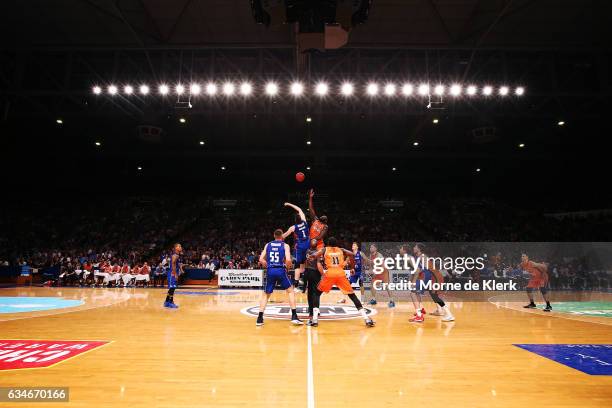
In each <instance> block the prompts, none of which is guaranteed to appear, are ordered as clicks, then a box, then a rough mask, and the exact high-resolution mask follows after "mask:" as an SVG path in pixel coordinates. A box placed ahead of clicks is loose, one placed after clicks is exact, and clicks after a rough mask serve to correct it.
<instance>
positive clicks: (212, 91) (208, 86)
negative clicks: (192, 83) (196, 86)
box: [206, 82, 217, 96]
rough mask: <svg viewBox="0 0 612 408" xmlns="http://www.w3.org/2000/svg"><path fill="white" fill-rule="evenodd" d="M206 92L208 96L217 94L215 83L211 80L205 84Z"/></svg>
mask: <svg viewBox="0 0 612 408" xmlns="http://www.w3.org/2000/svg"><path fill="white" fill-rule="evenodd" d="M206 93H207V94H208V95H210V96H213V95H216V94H217V85H216V84H215V83H213V82H209V83H208V84H206Z"/></svg>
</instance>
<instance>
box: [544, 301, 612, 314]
mask: <svg viewBox="0 0 612 408" xmlns="http://www.w3.org/2000/svg"><path fill="white" fill-rule="evenodd" d="M553 310H554V311H555V312H562V313H569V314H573V315H578V316H599V317H612V302H598V301H595V302H558V303H557V302H554V303H553Z"/></svg>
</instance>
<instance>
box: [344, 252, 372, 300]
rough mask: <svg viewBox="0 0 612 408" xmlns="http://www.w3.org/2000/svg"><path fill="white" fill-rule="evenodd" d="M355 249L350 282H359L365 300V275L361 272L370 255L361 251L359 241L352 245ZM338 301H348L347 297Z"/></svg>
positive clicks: (362, 298)
mask: <svg viewBox="0 0 612 408" xmlns="http://www.w3.org/2000/svg"><path fill="white" fill-rule="evenodd" d="M351 249H352V250H353V254H354V258H353V265H352V266H353V267H352V268H351V276H349V282H350V283H351V285H352V284H354V283H359V291H360V292H361V301H362V302H364V301H365V287H364V286H363V277H362V276H361V272H362V271H363V264H364V263H369V262H370V260H369V259H368V257H367V256H366V255H365V254H364V253H363V252H361V249H360V248H359V244H358V243H357V242H353V246H352V247H351ZM338 303H346V297H343V298H342V299H340V300H339V301H338Z"/></svg>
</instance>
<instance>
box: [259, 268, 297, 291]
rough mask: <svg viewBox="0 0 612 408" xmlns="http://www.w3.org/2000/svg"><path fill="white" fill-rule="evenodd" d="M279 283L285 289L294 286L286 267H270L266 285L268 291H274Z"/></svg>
mask: <svg viewBox="0 0 612 408" xmlns="http://www.w3.org/2000/svg"><path fill="white" fill-rule="evenodd" d="M277 283H278V285H279V286H280V287H281V289H283V290H285V289H289V288H290V287H291V286H292V284H291V281H290V280H289V277H288V276H287V270H286V269H285V268H268V272H267V273H266V286H265V289H264V290H265V291H266V293H272V292H274V288H275V287H276V284H277Z"/></svg>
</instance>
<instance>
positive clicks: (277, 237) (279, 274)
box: [256, 229, 303, 326]
mask: <svg viewBox="0 0 612 408" xmlns="http://www.w3.org/2000/svg"><path fill="white" fill-rule="evenodd" d="M259 263H260V264H261V265H263V267H264V268H266V270H267V272H266V286H265V287H264V291H263V292H262V293H261V300H260V302H259V315H258V316H257V322H256V325H257V326H262V325H263V324H264V319H263V315H264V311H265V310H266V305H267V304H268V300H269V299H270V295H271V294H272V292H274V287H275V286H276V284H277V283H278V284H279V285H280V287H281V288H282V289H283V290H286V291H287V296H288V297H289V305H290V306H291V323H293V324H295V325H300V324H303V323H302V321H301V320H300V319H298V316H297V311H296V310H295V293H293V285H292V284H291V281H290V280H289V276H287V269H288V268H290V267H291V252H290V251H289V245H287V244H286V243H285V241H284V240H283V230H281V229H277V230H275V231H274V241H270V242H268V243H267V244H266V246H265V247H264V249H263V251H261V255H259Z"/></svg>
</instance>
